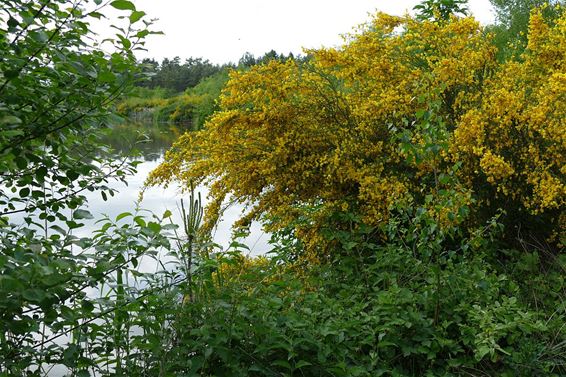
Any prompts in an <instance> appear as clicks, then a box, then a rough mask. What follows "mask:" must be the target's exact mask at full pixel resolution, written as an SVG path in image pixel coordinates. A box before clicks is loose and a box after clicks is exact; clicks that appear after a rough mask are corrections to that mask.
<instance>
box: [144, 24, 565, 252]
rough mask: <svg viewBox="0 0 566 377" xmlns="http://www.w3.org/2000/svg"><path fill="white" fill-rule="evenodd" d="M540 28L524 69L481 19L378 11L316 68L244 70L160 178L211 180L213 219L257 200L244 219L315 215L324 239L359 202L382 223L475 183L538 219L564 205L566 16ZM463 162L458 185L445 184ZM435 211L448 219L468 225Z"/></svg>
mask: <svg viewBox="0 0 566 377" xmlns="http://www.w3.org/2000/svg"><path fill="white" fill-rule="evenodd" d="M538 21H539V20H538V19H536V17H535V19H534V21H533V25H532V31H531V32H532V33H533V34H535V37H534V38H535V39H533V43H532V46H531V45H530V46H529V47H530V50H529V52H528V53H527V56H526V57H525V61H524V62H510V63H507V64H505V65H504V66H502V67H500V66H498V64H497V62H496V59H495V47H494V46H493V45H492V43H491V41H490V37H489V36H488V35H486V34H485V33H484V31H483V29H482V28H481V27H480V25H479V23H478V22H477V21H475V20H474V19H473V18H452V19H451V20H450V22H446V23H444V22H443V23H437V22H432V21H417V20H414V19H412V18H410V17H409V16H405V17H395V16H389V15H385V14H378V15H377V16H376V17H375V18H374V19H373V20H372V21H371V22H370V23H368V24H367V25H365V26H363V27H361V28H360V30H359V31H358V32H357V33H356V34H353V35H350V36H347V37H346V39H345V43H344V45H343V46H342V47H340V48H327V49H320V50H310V51H308V53H309V56H310V59H309V60H308V61H306V62H295V61H287V62H278V61H272V62H270V63H268V64H266V65H262V66H255V67H253V68H252V69H250V70H249V71H245V72H237V71H234V72H232V73H231V75H230V80H229V82H228V84H227V86H226V88H225V90H224V92H223V94H222V96H221V103H220V107H221V110H220V111H218V112H217V113H216V114H215V115H214V116H213V117H212V118H211V119H210V120H209V121H208V123H207V124H206V127H205V129H204V130H202V131H198V132H194V133H187V134H185V135H183V136H182V137H181V138H180V139H179V140H178V141H177V142H176V143H175V145H174V146H173V148H172V149H171V150H170V151H169V152H168V153H167V155H166V157H165V161H164V162H163V163H162V164H161V166H160V167H158V168H157V169H156V170H155V171H154V172H153V173H152V174H151V176H150V178H149V180H148V183H149V184H167V183H168V182H170V181H173V180H175V181H181V182H187V183H188V182H193V183H206V184H208V185H209V186H210V187H211V191H210V195H211V197H212V198H213V199H214V200H213V201H212V204H211V205H210V206H209V208H208V211H207V213H208V219H209V220H210V222H213V221H214V220H215V219H216V218H217V216H218V213H219V211H220V208H221V203H222V202H223V201H224V199H225V198H226V197H227V196H228V195H229V196H230V197H231V198H232V199H235V200H237V201H240V202H246V203H248V204H250V210H249V212H248V213H247V215H246V216H245V217H244V218H243V219H242V223H246V222H248V221H249V220H251V219H254V218H258V217H260V216H262V215H267V216H268V217H269V218H270V220H271V222H270V224H271V226H272V227H273V228H274V229H277V228H279V227H283V226H288V225H290V224H296V223H297V221H296V220H297V219H298V218H300V217H301V216H303V215H304V214H305V208H316V209H317V210H316V213H310V214H309V221H306V222H303V224H305V223H306V224H307V225H306V228H307V229H298V231H299V233H298V234H303V235H305V239H306V240H307V242H308V243H312V244H316V243H317V242H319V238H318V237H317V226H318V225H319V223H320V222H319V220H321V219H323V218H325V216H327V215H329V214H331V213H332V212H334V211H338V210H341V209H342V210H343V209H344V208H355V210H357V211H359V212H360V213H361V215H362V217H363V220H364V222H366V223H368V224H370V225H380V224H382V223H384V222H385V221H387V220H388V219H389V217H390V216H391V211H390V209H391V207H392V206H394V205H397V204H399V203H403V202H409V201H411V202H416V203H424V200H423V198H424V197H425V196H430V195H433V196H434V195H436V193H437V192H439V190H442V189H447V188H451V189H453V190H454V192H455V193H457V194H458V193H459V194H461V195H462V197H461V198H457V199H454V200H452V201H450V202H451V203H453V204H454V203H456V204H457V205H456V204H454V207H455V208H454V211H456V212H457V208H456V207H458V206H459V205H469V204H471V202H472V199H473V198H474V197H475V195H476V193H479V192H480V191H482V189H481V187H478V186H477V185H490V186H493V187H494V188H495V189H494V192H495V194H494V195H501V196H511V197H513V198H517V200H518V201H519V202H520V203H522V204H521V205H523V206H525V208H528V209H529V210H530V211H532V213H535V214H536V213H542V212H545V211H546V210H547V209H555V210H556V209H559V208H563V205H564V197H563V196H564V178H563V176H564V147H565V143H566V139H565V135H564V129H565V128H564V119H563V118H564V116H563V115H564V106H565V105H564V103H566V101H564V85H565V83H566V79H565V76H564V74H565V73H564V61H565V59H564V51H566V48H565V42H564V34H565V30H566V29H565V23H564V22H565V21H564V19H562V20H561V21H560V22H559V23H558V24H557V25H556V26H554V27H549V26H546V25H544V23H542V24H540V22H539V23H538V24H537V22H538ZM537 25H538V26H537ZM541 33H542V34H544V35H541ZM561 59H562V60H561ZM429 113H430V114H432V115H430V116H428V115H423V114H429ZM423 124H425V125H426V127H425V126H423ZM436 126H438V129H441V130H443V132H444V133H442V132H439V131H438V130H436V131H435V128H434V127H436ZM423 130H428V131H423ZM431 130H432V131H431ZM427 132H429V133H431V135H433V136H430V135H428V134H427ZM436 134H438V135H436ZM403 135H409V141H406V142H405V143H408V144H411V145H413V146H412V147H410V148H409V149H407V148H402V147H401V146H402V144H403V143H402V142H400V140H401V139H403ZM436 144H438V146H439V147H438V148H436V149H435V145H436ZM411 148H413V149H411ZM411 150H413V152H411ZM414 150H417V151H418V150H422V151H423V152H422V153H421V152H418V153H417V152H414ZM419 156H420V157H419ZM423 156H424V157H423ZM413 157H414V158H413ZM456 162H460V163H461V164H462V168H461V169H460V170H459V171H458V173H457V174H458V177H459V181H460V183H459V184H456V185H455V187H452V186H454V183H453V180H448V181H442V180H439V179H438V177H439V176H442V175H443V174H444V175H452V173H453V170H452V167H453V166H454V163H456ZM455 195H456V194H455ZM478 203H479V205H482V202H481V201H480V202H478ZM350 206H351V207H350ZM431 208H432V205H431ZM431 211H432V212H435V213H436V215H435V216H436V217H437V218H438V221H439V223H440V224H441V225H442V223H449V222H453V223H454V222H456V223H457V222H458V221H459V220H458V219H454V218H453V217H452V216H448V213H447V212H448V210H446V209H445V210H441V209H438V208H437V209H435V210H432V209H431ZM210 225H211V223H209V226H210ZM307 246H308V245H307Z"/></svg>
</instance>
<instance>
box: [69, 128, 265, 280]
mask: <svg viewBox="0 0 566 377" xmlns="http://www.w3.org/2000/svg"><path fill="white" fill-rule="evenodd" d="M183 132H185V130H184V129H183V128H182V127H179V126H175V125H170V124H164V125H156V124H148V123H135V124H123V125H120V126H116V127H114V128H113V129H112V130H111V132H110V133H109V134H108V135H107V137H106V142H107V143H108V144H109V145H111V146H112V147H113V148H114V149H115V150H116V151H117V152H119V153H122V154H125V153H128V152H129V151H131V150H132V148H135V149H137V150H138V151H139V152H140V157H141V160H142V161H143V162H142V163H141V164H139V165H138V166H137V173H136V174H134V175H132V176H129V177H128V179H127V185H125V184H123V183H122V182H110V183H109V186H111V187H112V188H114V189H116V190H117V191H118V193H117V194H116V195H115V196H114V197H110V198H109V199H108V200H107V201H104V200H103V199H102V197H101V196H100V194H99V193H96V192H93V193H90V194H89V195H87V199H88V203H89V209H90V211H91V212H92V213H93V215H94V217H95V218H100V216H101V215H107V216H109V217H110V218H111V219H114V218H116V216H117V215H119V214H120V213H123V212H133V211H134V210H135V208H136V202H137V200H138V198H139V193H140V191H141V189H142V188H143V183H144V181H145V179H146V178H147V176H148V174H149V173H150V172H151V171H152V170H153V169H155V168H156V167H157V166H158V165H159V164H160V163H161V161H162V160H163V155H164V154H165V151H167V149H169V147H170V146H171V144H172V143H173V142H174V140H176V138H178V137H179V136H180V135H182V134H183ZM142 140H144V141H143V142H140V141H142ZM196 191H199V192H200V193H201V195H202V198H203V200H204V205H206V204H207V194H208V190H207V189H206V188H205V187H197V188H196ZM185 196H188V195H185ZM182 197H183V193H182V190H181V188H180V187H179V186H175V185H171V186H169V187H168V188H163V187H151V188H148V189H146V190H145V191H144V195H143V201H142V202H141V203H140V207H141V208H143V209H146V210H149V211H151V212H153V213H155V214H156V215H158V216H161V215H163V213H164V212H165V211H166V210H169V211H171V212H172V214H173V216H172V220H173V221H174V222H176V223H177V224H180V222H181V216H180V214H179V211H178V210H177V206H178V203H179V201H180V199H181V198H182ZM243 210H244V207H243V206H242V205H233V206H231V207H230V208H228V209H227V210H226V211H225V212H224V216H223V217H222V220H221V221H220V222H219V224H218V226H217V228H216V231H215V232H214V234H213V238H214V241H215V242H216V243H218V244H219V245H221V246H222V247H223V248H227V247H228V245H229V244H230V242H231V233H232V232H231V227H232V224H234V222H235V221H236V220H237V219H238V218H239V217H241V215H242V212H243ZM94 229H96V225H95V224H88V223H87V224H86V226H85V227H83V228H79V229H77V230H76V231H75V232H74V234H75V235H77V236H79V237H80V236H86V237H88V236H90V235H91V234H92V231H93V230H94ZM268 241H269V235H267V234H265V232H263V230H262V229H261V226H260V224H258V223H252V226H251V228H250V235H249V236H248V237H247V238H245V239H244V240H243V243H244V244H246V245H247V246H248V247H249V248H250V254H252V255H259V254H265V253H266V252H267V251H268V250H269V244H268ZM148 272H149V271H148Z"/></svg>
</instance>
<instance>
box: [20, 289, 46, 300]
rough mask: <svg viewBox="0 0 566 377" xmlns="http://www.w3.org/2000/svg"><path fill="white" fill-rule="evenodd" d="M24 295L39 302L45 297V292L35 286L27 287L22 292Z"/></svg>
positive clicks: (27, 298)
mask: <svg viewBox="0 0 566 377" xmlns="http://www.w3.org/2000/svg"><path fill="white" fill-rule="evenodd" d="M22 296H23V297H24V298H25V299H26V300H28V301H30V302H35V303H39V302H41V301H43V300H44V299H45V292H44V291H42V290H40V289H35V288H33V289H26V290H25V291H24V292H23V293H22Z"/></svg>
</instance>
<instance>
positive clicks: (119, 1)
mask: <svg viewBox="0 0 566 377" xmlns="http://www.w3.org/2000/svg"><path fill="white" fill-rule="evenodd" d="M110 5H111V6H112V7H114V8H116V9H119V10H131V11H135V10H136V7H135V5H134V4H133V3H132V2H131V1H128V0H115V1H113V2H111V3H110Z"/></svg>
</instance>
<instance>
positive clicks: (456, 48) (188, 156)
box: [0, 0, 566, 377]
mask: <svg viewBox="0 0 566 377" xmlns="http://www.w3.org/2000/svg"><path fill="white" fill-rule="evenodd" d="M491 3H492V4H493V6H494V7H495V10H496V13H497V22H496V24H495V25H488V26H481V25H480V24H479V23H478V22H477V21H476V20H474V19H473V17H470V16H469V15H468V11H467V7H466V5H467V1H465V0H425V1H423V2H421V3H420V4H419V5H418V6H416V7H415V11H416V14H415V16H413V17H411V16H408V15H406V16H402V17H397V16H391V15H387V14H383V13H378V14H376V15H374V16H373V17H371V18H370V19H369V20H368V22H367V24H366V25H365V26H363V27H359V28H358V29H356V32H355V33H354V34H352V35H350V36H349V37H348V38H347V39H346V40H345V41H344V44H343V45H342V46H340V47H338V48H321V49H315V50H309V51H306V52H305V56H300V57H294V56H292V55H287V56H286V55H279V54H278V53H277V52H275V51H271V52H269V53H267V54H265V55H264V56H263V57H260V58H255V57H253V56H252V55H250V54H246V55H244V56H243V57H242V59H241V60H240V61H239V62H238V64H230V65H224V66H217V65H213V64H211V63H210V62H208V61H207V60H203V59H201V58H191V59H188V60H186V61H185V62H181V61H180V59H179V58H174V59H164V60H163V61H162V62H161V63H158V62H156V61H154V60H152V59H146V60H144V61H142V62H139V61H137V60H136V58H135V54H134V53H135V51H137V50H138V49H143V47H144V41H145V38H146V37H147V36H148V35H151V34H159V32H158V31H155V30H153V26H152V23H151V21H149V18H150V16H151V15H147V14H146V13H145V12H144V11H142V10H140V9H137V8H136V6H135V4H134V3H133V2H131V1H128V0H113V1H110V2H109V3H102V2H101V1H100V0H84V1H83V2H78V3H75V2H70V1H68V0H40V1H35V2H26V1H24V0H8V1H7V2H6V4H5V6H4V8H3V9H1V10H0V46H1V47H2V48H1V49H0V95H1V96H0V127H1V128H0V129H1V132H0V183H1V185H2V187H3V190H2V191H1V192H0V377H12V376H18V377H19V376H78V377H87V376H140V377H141V376H163V377H165V376H266V377H272V376H301V377H303V376H313V377H315V376H316V377H321V376H328V377H331V376H344V377H350V376H367V377H373V376H392V377H393V376H395V377H412V376H431V377H432V376H445V377H448V376H478V377H480V376H503V377H511V376H524V377H527V376H529V377H530V376H541V377H542V376H545V377H546V376H549V377H560V376H564V375H566V326H565V322H564V318H566V285H565V279H566V254H565V253H564V251H565V250H564V245H565V242H566V233H565V232H566V216H565V213H566V211H565V209H566V178H565V177H566V171H565V166H566V153H565V152H566V131H565V130H566V124H565V123H564V119H566V12H565V11H564V9H565V8H564V2H563V1H553V2H551V3H550V4H545V3H543V2H542V1H540V2H539V1H538V0H520V1H516V2H513V3H512V4H510V3H509V2H507V1H500V0H491ZM107 7H110V8H112V11H113V12H121V13H120V14H121V15H122V17H119V18H117V19H115V20H109V19H108V18H106V17H105V16H104V15H105V14H110V13H111V12H109V11H108V8H107ZM105 12H106V13H105ZM104 21H108V22H111V23H113V26H114V28H113V29H114V30H116V35H115V36H114V37H113V38H110V39H108V40H106V42H105V43H111V44H112V47H113V50H112V51H114V50H115V51H116V52H114V53H107V52H105V51H107V49H103V48H101V46H100V45H96V44H87V43H86V42H85V41H93V40H95V39H93V38H94V36H93V34H92V33H91V32H90V31H89V30H91V29H92V28H91V27H90V26H91V24H92V23H98V22H104ZM124 118H126V119H127V118H130V119H134V120H139V121H143V123H145V124H146V125H145V126H144V127H145V129H148V127H149V131H150V132H149V135H148V137H149V138H152V137H153V138H155V140H154V141H153V142H155V143H156V144H158V145H161V144H163V145H165V144H167V145H168V140H165V139H163V140H161V139H159V136H158V135H159V129H158V127H159V126H158V124H160V123H167V124H176V125H178V127H175V126H172V129H171V132H176V133H178V137H177V140H176V141H175V142H174V143H173V146H172V147H171V148H170V149H169V150H168V152H167V153H166V155H165V158H164V159H163V162H162V163H161V165H160V166H159V167H158V168H157V169H156V170H154V171H153V172H152V173H151V174H150V176H149V177H148V179H147V181H146V185H147V186H148V187H149V186H153V185H168V184H173V183H175V184H179V183H180V184H181V185H182V186H183V187H184V188H185V192H184V193H183V200H181V201H180V203H179V208H178V209H177V210H178V211H179V217H180V218H181V219H182V221H180V222H179V223H175V222H173V220H172V218H173V216H172V212H171V211H170V210H167V211H165V212H164V213H162V214H161V213H159V214H153V213H148V212H147V211H144V210H143V208H141V207H140V208H137V209H136V210H135V211H132V212H125V213H121V214H119V215H117V216H115V217H113V218H108V217H104V218H100V219H95V218H94V216H93V214H91V212H90V211H89V208H88V203H87V200H86V196H85V192H86V191H89V192H96V193H99V194H100V196H101V197H102V199H103V200H105V201H109V202H110V203H112V200H114V195H115V193H116V190H115V189H114V188H112V187H113V186H112V185H111V184H110V182H113V181H119V182H124V183H125V184H127V181H128V176H130V175H131V174H132V173H133V172H135V171H136V166H137V165H138V164H139V161H137V160H136V158H135V156H129V155H127V154H124V153H122V154H120V153H121V151H122V150H129V148H128V147H127V146H125V145H126V144H128V143H134V142H132V141H131V140H130V139H127V138H125V137H124V140H125V141H124V142H123V144H124V146H123V145H122V144H120V143H115V148H112V147H111V146H110V145H109V144H112V143H108V141H107V138H108V137H113V136H112V135H114V137H116V138H120V139H122V137H123V136H133V135H127V134H129V133H131V131H130V130H129V129H127V128H125V127H123V126H122V125H116V121H117V119H124ZM148 121H149V122H151V124H153V125H154V126H152V125H147V124H148V123H149V122H148ZM144 127H139V128H140V130H142V129H144ZM151 127H155V130H152V129H151ZM109 130H110V131H112V132H108V131H109ZM152 135H153V136H152ZM105 138H106V139H105ZM126 139H127V140H126ZM117 156H119V157H117ZM203 184H204V185H206V186H207V188H209V189H210V190H209V196H210V199H211V200H210V201H209V204H208V205H207V206H206V208H204V207H203V200H202V198H201V196H200V194H199V193H198V192H195V189H194V188H195V187H199V186H200V185H203ZM230 203H239V204H244V205H247V207H246V212H244V213H242V218H241V219H240V221H239V222H238V223H237V224H236V226H235V227H234V230H233V242H232V243H231V244H230V246H229V247H227V248H222V247H220V246H219V245H217V244H215V243H214V242H213V241H212V238H211V236H210V235H211V232H212V230H213V229H214V226H215V224H216V223H217V221H218V219H219V218H221V216H222V213H223V211H224V210H225V209H226V207H227V206H228V205H229V204H230ZM16 218H23V221H21V222H16V221H15V219H16ZM85 220H92V221H97V224H98V226H99V228H98V229H97V230H95V231H94V232H93V234H92V235H91V236H89V237H79V236H77V235H76V234H77V232H76V229H80V228H81V227H83V226H84V222H85ZM253 220H258V221H260V222H261V223H262V224H263V226H264V228H265V229H266V230H267V231H269V232H270V234H271V241H270V244H271V251H270V252H268V253H267V254H266V255H262V256H257V257H251V256H249V255H248V250H249V248H248V246H246V245H245V244H243V243H242V240H243V239H244V238H245V236H246V235H247V233H248V232H249V227H248V226H249V224H250V222H251V221H253ZM148 260H149V261H152V262H151V264H153V265H155V270H154V271H148V270H147V269H143V268H141V265H144V266H147V265H148ZM142 261H143V263H142Z"/></svg>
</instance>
